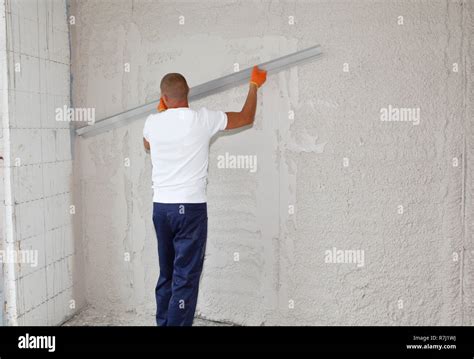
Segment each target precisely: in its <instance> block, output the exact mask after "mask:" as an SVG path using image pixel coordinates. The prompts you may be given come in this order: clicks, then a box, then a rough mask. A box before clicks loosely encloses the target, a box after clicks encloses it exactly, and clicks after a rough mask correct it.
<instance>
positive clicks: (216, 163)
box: [71, 0, 474, 325]
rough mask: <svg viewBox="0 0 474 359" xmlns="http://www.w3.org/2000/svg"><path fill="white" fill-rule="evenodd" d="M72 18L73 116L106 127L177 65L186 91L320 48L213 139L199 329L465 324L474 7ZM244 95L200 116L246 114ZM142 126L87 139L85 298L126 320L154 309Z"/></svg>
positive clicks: (89, 5)
mask: <svg viewBox="0 0 474 359" xmlns="http://www.w3.org/2000/svg"><path fill="white" fill-rule="evenodd" d="M71 5H72V6H71V14H72V15H74V16H75V17H76V24H75V25H74V26H71V38H72V48H73V52H72V74H73V103H74V106H76V107H92V108H95V109H96V116H97V119H100V118H103V117H105V116H108V115H112V114H114V113H117V112H120V111H123V110H126V109H129V108H131V107H134V106H137V105H140V104H143V103H145V102H148V101H151V100H154V99H156V98H158V97H159V82H160V79H161V77H162V76H163V75H164V74H165V73H167V72H181V73H183V74H184V75H185V76H186V77H187V79H188V82H189V83H190V85H191V86H193V85H197V84H200V83H202V82H206V81H208V80H210V79H213V78H216V77H219V76H223V75H225V74H228V73H230V72H232V71H234V69H235V66H236V64H238V65H239V66H240V68H245V67H248V66H251V65H253V64H255V63H259V62H263V61H267V60H269V59H271V58H274V57H277V56H281V55H284V54H286V53H289V52H292V51H295V50H298V49H303V48H305V47H308V46H311V45H314V44H317V43H319V44H321V45H322V46H323V51H324V54H325V55H324V57H323V58H322V59H321V60H318V61H315V62H312V63H308V64H305V65H302V66H298V67H297V68H294V69H292V70H290V71H285V72H282V73H279V74H278V75H272V76H270V77H269V78H268V81H267V83H266V84H265V85H264V87H263V88H262V90H261V91H260V92H259V95H260V98H259V108H258V112H257V118H256V122H255V124H254V126H253V128H252V129H248V130H245V131H240V132H238V133H235V134H232V135H229V134H224V135H221V136H219V137H217V138H216V139H215V141H213V144H212V146H211V155H210V168H209V186H208V196H209V198H208V200H209V237H208V247H207V254H206V262H205V269H204V275H203V279H202V284H201V292H200V298H199V304H198V312H199V314H200V315H201V316H202V317H205V318H209V319H213V320H219V321H227V322H234V323H238V324H245V325H272V324H288V325H297V324H301V325H313V324H318V325H336V324H341V325H368V324H375V325H382V324H387V325H422V324H424V325H448V324H454V325H461V324H472V320H473V319H472V318H473V315H472V314H473V309H472V299H473V288H472V287H473V284H472V283H473V281H472V277H473V252H472V250H473V245H472V233H473V232H472V223H473V218H472V191H473V182H472V174H471V172H472V166H473V162H472V159H473V158H474V157H473V156H472V154H473V137H472V104H473V102H472V84H471V83H472V81H471V82H469V81H468V79H469V78H468V76H470V75H471V74H472V67H470V66H472V63H471V59H472V55H473V47H472V18H471V17H472V12H473V9H474V4H473V2H472V1H390V2H389V1H337V2H334V1H297V2H284V1H282V2H273V1H260V2H250V1H200V2H174V1H173V2H171V1H136V0H135V1H131V0H130V1H125V0H122V1H83V0H76V1H72V2H71ZM127 70H129V71H127ZM245 94H246V88H245V86H244V87H239V88H236V89H234V90H230V91H227V92H225V93H221V94H218V95H215V96H212V97H208V98H206V99H203V100H200V101H198V102H196V103H192V105H191V107H199V106H207V107H210V108H213V109H222V110H226V111H232V110H239V109H240V106H241V105H242V103H243V101H244V98H245ZM470 95H471V97H470ZM384 111H388V115H387V116H386V117H384V116H385V115H384V114H385V112H384ZM397 111H399V112H398V113H399V114H402V115H401V116H405V117H403V119H405V120H406V121H395V117H394V116H395V114H396V113H397ZM143 123H144V119H142V120H139V121H136V122H135V123H133V124H131V125H129V126H127V127H123V128H120V129H116V130H113V131H111V132H109V133H105V134H101V135H98V136H95V137H92V138H88V139H83V138H77V139H76V154H77V157H76V171H77V175H76V176H75V178H76V179H77V183H76V185H77V186H76V190H77V193H78V194H79V195H80V197H81V204H80V208H79V210H80V214H81V225H80V228H81V230H82V238H83V246H84V253H85V268H86V282H87V289H86V296H87V299H88V301H89V302H90V303H93V304H94V305H95V306H96V307H99V308H100V307H102V308H104V309H105V308H107V309H111V308H114V309H116V310H117V312H120V311H130V312H136V313H153V311H154V285H155V281H156V279H157V276H158V265H157V254H156V239H155V234H154V230H153V226H152V221H151V209H152V203H151V201H152V190H151V164H150V158H149V156H148V155H147V154H146V153H145V152H144V151H143V149H142V127H143ZM468 153H469V154H470V157H469V156H467V154H468ZM226 156H227V157H226ZM229 156H251V157H246V158H247V159H254V158H255V157H253V156H256V159H257V168H256V171H254V169H255V168H254V167H247V168H239V169H236V168H229V167H232V166H231V165H230V163H229V162H225V161H224V165H222V159H226V158H231V157H229Z"/></svg>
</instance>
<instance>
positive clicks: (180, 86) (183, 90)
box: [160, 73, 189, 100]
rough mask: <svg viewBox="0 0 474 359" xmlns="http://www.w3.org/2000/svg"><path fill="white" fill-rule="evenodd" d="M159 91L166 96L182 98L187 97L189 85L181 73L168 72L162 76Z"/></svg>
mask: <svg viewBox="0 0 474 359" xmlns="http://www.w3.org/2000/svg"><path fill="white" fill-rule="evenodd" d="M160 89H161V93H162V94H165V95H166V96H168V97H170V98H172V99H176V100H182V99H185V98H187V97H188V93H189V86H188V83H187V82H186V79H185V78H184V76H183V75H181V74H178V73H169V74H166V75H165V76H163V78H162V79H161V83H160Z"/></svg>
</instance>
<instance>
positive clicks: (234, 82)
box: [76, 45, 322, 137]
mask: <svg viewBox="0 0 474 359" xmlns="http://www.w3.org/2000/svg"><path fill="white" fill-rule="evenodd" d="M321 54H322V52H321V47H320V46H319V45H316V46H313V47H309V48H307V49H305V50H301V51H298V52H295V53H293V54H289V55H286V56H282V57H279V58H277V59H275V60H271V61H268V62H264V63H263V64H260V65H258V66H259V67H260V68H262V69H264V70H266V71H267V72H268V73H269V74H271V73H276V72H278V71H282V70H285V69H287V68H289V67H292V66H295V65H298V64H301V63H303V62H306V61H308V60H312V59H314V58H316V57H318V56H319V55H321ZM251 71H252V68H248V69H245V70H242V71H239V72H235V73H233V74H230V75H227V76H224V77H220V78H218V79H215V80H211V81H209V82H206V83H203V84H201V85H197V86H194V87H192V88H191V89H190V91H189V97H188V99H189V101H192V100H197V99H200V98H202V97H205V96H208V95H212V94H215V93H218V92H220V91H224V90H227V89H230V88H232V87H235V86H238V85H241V84H244V83H246V82H248V81H249V79H250V73H251ZM159 102H160V99H158V100H156V101H153V102H150V103H148V104H145V105H142V106H139V107H135V108H133V109H130V110H127V111H124V112H121V113H118V114H116V115H112V116H110V117H107V118H105V119H103V120H100V121H97V122H95V124H93V125H90V126H85V127H81V128H78V129H77V130H76V133H77V134H78V135H80V136H84V137H88V136H93V135H96V134H99V133H102V132H106V131H109V130H111V129H114V128H117V127H120V126H123V125H125V124H128V123H130V122H132V121H133V120H136V119H138V118H143V117H145V116H147V115H149V114H151V113H153V112H155V111H156V107H157V105H158V103H159Z"/></svg>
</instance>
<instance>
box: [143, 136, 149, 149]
mask: <svg viewBox="0 0 474 359" xmlns="http://www.w3.org/2000/svg"><path fill="white" fill-rule="evenodd" d="M143 146H144V147H145V150H146V151H148V152H149V151H150V142H148V141H147V140H146V139H145V137H143Z"/></svg>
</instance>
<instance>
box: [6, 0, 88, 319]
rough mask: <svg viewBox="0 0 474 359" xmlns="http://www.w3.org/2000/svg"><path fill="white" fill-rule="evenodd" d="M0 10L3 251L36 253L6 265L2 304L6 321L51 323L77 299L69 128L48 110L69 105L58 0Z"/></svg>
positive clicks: (22, 2)
mask: <svg viewBox="0 0 474 359" xmlns="http://www.w3.org/2000/svg"><path fill="white" fill-rule="evenodd" d="M3 13H4V14H5V16H6V39H7V46H6V48H7V63H8V66H7V68H8V99H7V105H8V111H7V113H6V116H5V117H8V118H4V121H3V124H4V126H3V131H4V135H5V133H6V132H8V136H4V142H5V143H4V146H5V153H6V154H8V155H7V158H5V166H6V171H5V177H8V178H7V180H6V181H5V190H6V192H8V196H9V197H11V199H10V200H9V201H7V202H6V208H7V209H9V211H8V210H7V211H6V213H5V219H6V222H7V224H6V226H5V231H6V233H5V232H4V235H5V241H6V242H9V243H11V248H13V249H14V250H16V251H18V252H20V251H22V250H34V251H37V253H38V259H39V261H38V265H37V266H36V267H33V266H31V264H30V263H20V264H17V265H14V266H13V271H14V284H10V285H13V288H14V290H13V292H12V296H16V308H15V306H10V307H7V313H6V315H7V318H8V322H7V324H19V325H56V324H59V323H61V322H62V321H64V320H65V319H66V318H67V317H69V316H71V315H72V314H73V313H75V311H76V310H77V309H78V308H79V307H80V306H81V305H82V303H83V297H82V291H81V290H80V285H79V281H78V280H76V279H77V278H76V277H74V275H75V272H76V269H77V266H78V261H77V259H76V256H75V254H76V250H75V247H74V233H73V215H72V214H71V213H70V206H71V205H74V200H73V197H72V193H71V188H72V157H71V144H70V129H69V123H68V122H58V121H56V119H55V110H56V109H57V108H62V107H63V106H64V105H68V106H69V104H70V70H69V67H70V65H69V64H70V58H69V57H70V55H69V34H68V26H67V21H66V20H67V19H66V2H65V1H63V0H18V1H13V0H6V8H5V12H3ZM2 69H3V67H2ZM4 114H5V113H4ZM9 223H10V224H11V225H9ZM12 296H10V297H8V298H13V297H12ZM8 298H6V300H8Z"/></svg>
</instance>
